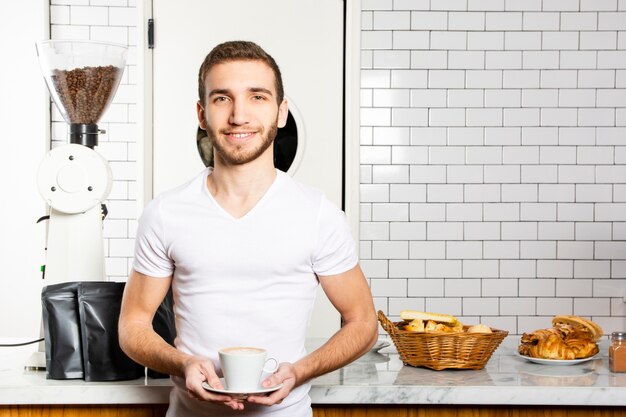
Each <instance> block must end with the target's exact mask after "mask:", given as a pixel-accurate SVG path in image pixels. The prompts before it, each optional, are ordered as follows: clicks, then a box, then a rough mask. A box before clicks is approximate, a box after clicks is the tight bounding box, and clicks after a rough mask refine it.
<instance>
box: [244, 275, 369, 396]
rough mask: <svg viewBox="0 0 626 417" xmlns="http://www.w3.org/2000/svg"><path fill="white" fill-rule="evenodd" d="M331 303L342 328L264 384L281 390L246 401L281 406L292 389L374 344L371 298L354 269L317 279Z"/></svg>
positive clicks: (345, 362) (339, 366) (337, 366)
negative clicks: (337, 313)
mask: <svg viewBox="0 0 626 417" xmlns="http://www.w3.org/2000/svg"><path fill="white" fill-rule="evenodd" d="M320 283H321V284H322V288H323V289H324V292H325V293H326V295H327V296H328V299H329V300H330V302H331V303H332V304H333V305H334V306H335V308H336V309H337V310H338V311H339V313H340V314H341V316H342V318H343V326H342V327H341V329H339V330H338V331H337V333H335V334H334V335H333V336H332V337H331V338H330V339H329V340H328V341H327V342H326V343H324V344H323V345H322V346H321V347H319V348H318V349H316V350H315V351H313V352H311V353H310V354H309V355H307V356H305V357H304V358H302V359H300V360H299V361H297V362H296V363H294V364H290V363H283V364H281V366H280V367H279V368H278V371H276V373H275V374H273V375H271V376H270V377H269V378H267V379H266V380H265V381H264V382H263V384H264V386H266V387H271V386H274V385H277V384H280V383H282V384H283V387H282V388H281V389H279V390H278V391H276V392H274V393H273V394H271V395H269V396H267V397H261V396H250V397H248V401H250V402H254V403H258V404H264V405H272V404H276V403H279V402H281V401H282V400H283V399H284V398H285V397H286V396H287V395H288V394H289V392H290V391H291V390H292V389H294V388H295V387H297V386H299V385H302V384H303V383H305V382H306V381H308V380H310V379H313V378H315V377H317V376H320V375H323V374H325V373H328V372H331V371H334V370H335V369H338V368H341V367H342V366H345V365H347V364H349V363H350V362H352V361H353V360H355V359H357V358H358V357H359V356H361V355H363V354H364V353H366V352H367V351H368V350H369V349H370V348H371V347H372V346H373V345H374V343H375V342H376V339H377V334H378V321H377V319H376V313H375V311H374V303H373V301H372V295H371V293H370V289H369V287H368V285H367V281H366V280H365V277H364V276H363V272H362V271H361V268H360V267H359V266H358V265H357V266H355V267H354V268H353V269H351V270H349V271H347V272H345V273H343V274H338V275H333V276H326V277H320Z"/></svg>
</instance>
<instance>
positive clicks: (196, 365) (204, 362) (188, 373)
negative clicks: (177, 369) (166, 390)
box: [184, 357, 244, 410]
mask: <svg viewBox="0 0 626 417" xmlns="http://www.w3.org/2000/svg"><path fill="white" fill-rule="evenodd" d="M184 374H185V387H186V388H187V393H188V394H189V396H190V397H191V398H195V399H197V400H200V401H210V402H213V403H217V404H224V405H225V406H227V407H230V408H232V409H233V410H243V409H244V404H243V400H242V399H237V398H234V397H231V396H230V395H224V394H216V393H212V392H209V391H207V390H205V389H204V388H203V387H202V383H203V382H206V383H207V384H209V386H211V387H213V388H215V389H224V387H223V386H222V383H221V381H220V378H219V377H218V376H217V373H216V372H215V366H214V365H213V362H211V361H210V360H209V359H204V358H198V357H192V358H191V359H189V360H188V361H187V362H186V363H185V367H184Z"/></svg>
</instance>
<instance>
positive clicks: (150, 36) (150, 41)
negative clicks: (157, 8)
mask: <svg viewBox="0 0 626 417" xmlns="http://www.w3.org/2000/svg"><path fill="white" fill-rule="evenodd" d="M148 49H154V19H148Z"/></svg>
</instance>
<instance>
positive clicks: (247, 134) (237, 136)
mask: <svg viewBox="0 0 626 417" xmlns="http://www.w3.org/2000/svg"><path fill="white" fill-rule="evenodd" d="M255 133H256V132H229V133H227V134H226V135H227V136H228V137H230V138H232V139H235V140H245V139H248V138H249V137H251V136H253V135H254V134H255Z"/></svg>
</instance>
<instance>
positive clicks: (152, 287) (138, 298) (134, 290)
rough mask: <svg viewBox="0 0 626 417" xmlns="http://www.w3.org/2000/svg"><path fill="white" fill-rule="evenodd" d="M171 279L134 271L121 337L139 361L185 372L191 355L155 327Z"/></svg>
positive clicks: (171, 371)
mask: <svg viewBox="0 0 626 417" xmlns="http://www.w3.org/2000/svg"><path fill="white" fill-rule="evenodd" d="M171 281H172V280H171V278H153V277H150V276H147V275H144V274H141V273H139V272H136V271H132V272H131V274H130V277H129V279H128V282H127V283H126V287H125V289H124V297H123V299H122V309H121V312H120V319H119V339H120V346H121V348H122V350H123V351H124V352H125V353H126V354H127V355H128V356H129V357H130V358H131V359H133V360H134V361H135V362H138V363H140V364H142V365H144V366H147V367H149V368H151V369H154V370H155V371H159V372H163V373H166V374H170V375H177V376H184V375H183V370H184V364H185V362H186V361H188V360H190V359H191V356H189V355H186V354H184V353H182V352H180V351H179V350H177V349H175V348H174V347H172V346H170V345H169V344H168V343H167V342H165V341H164V340H163V339H162V338H161V337H160V336H159V335H158V334H157V333H156V332H155V331H154V330H153V328H152V319H153V318H154V314H155V313H156V311H157V309H158V308H159V305H160V304H161V302H162V301H163V298H165V295H166V294H167V291H168V290H169V287H170V284H171Z"/></svg>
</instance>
